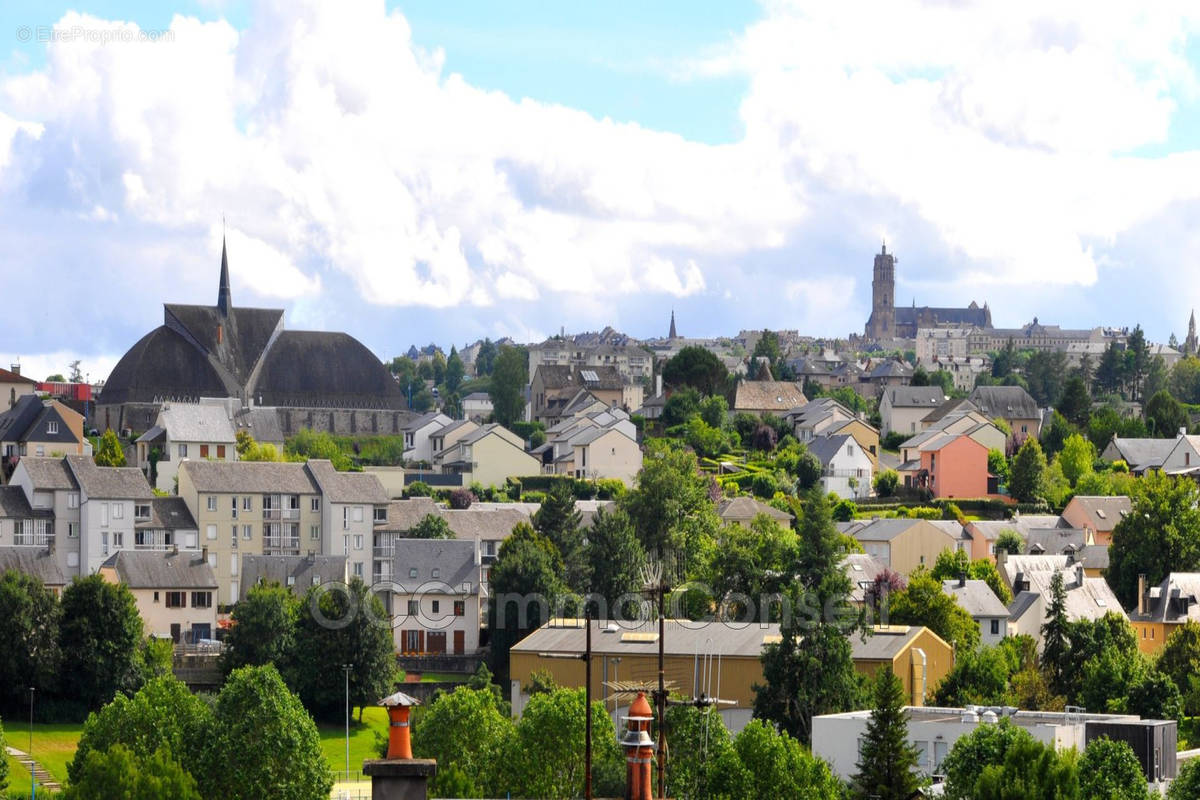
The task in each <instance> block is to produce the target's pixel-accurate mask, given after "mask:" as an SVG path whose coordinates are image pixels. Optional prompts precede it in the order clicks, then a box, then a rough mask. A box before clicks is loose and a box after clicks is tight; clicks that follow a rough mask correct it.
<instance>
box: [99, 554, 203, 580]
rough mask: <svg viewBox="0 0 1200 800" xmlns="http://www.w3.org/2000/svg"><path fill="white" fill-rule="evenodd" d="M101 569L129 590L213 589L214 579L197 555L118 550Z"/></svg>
mask: <svg viewBox="0 0 1200 800" xmlns="http://www.w3.org/2000/svg"><path fill="white" fill-rule="evenodd" d="M103 566H105V567H113V568H114V569H116V571H117V578H119V579H120V581H121V582H122V583H124V584H125V585H126V586H128V587H129V588H131V589H216V588H217V578H216V576H215V575H214V574H213V571H212V567H210V566H209V565H208V561H206V560H205V559H204V558H202V557H201V556H200V555H199V554H197V553H174V552H170V551H167V552H163V551H154V550H118V551H117V552H116V553H114V554H113V555H112V556H110V557H109V559H108V560H107V561H105V562H104V565H103Z"/></svg>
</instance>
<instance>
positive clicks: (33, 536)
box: [0, 458, 86, 580]
mask: <svg viewBox="0 0 1200 800" xmlns="http://www.w3.org/2000/svg"><path fill="white" fill-rule="evenodd" d="M10 488H15V489H18V490H19V491H20V493H21V495H22V496H23V497H24V499H25V502H26V504H27V505H28V508H29V509H30V515H29V516H27V517H24V518H23V519H21V520H17V519H15V518H14V519H12V520H10V526H11V529H12V538H8V536H6V535H0V545H11V546H17V547H36V548H40V549H42V550H46V551H47V552H49V553H50V554H51V555H52V557H53V560H54V562H55V564H56V565H57V568H58V570H59V571H61V573H62V574H63V575H65V576H66V578H67V580H70V579H71V577H73V576H75V575H79V574H80V571H79V541H80V535H79V531H80V524H81V520H80V514H79V484H78V483H77V482H76V480H75V477H74V476H73V475H72V474H71V471H70V470H69V469H67V465H66V461H65V460H63V459H62V458H22V459H20V461H19V462H18V463H17V466H16V469H15V470H14V471H13V474H12V479H11V481H10ZM39 520H40V522H39ZM84 574H86V573H84Z"/></svg>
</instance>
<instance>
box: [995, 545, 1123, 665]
mask: <svg viewBox="0 0 1200 800" xmlns="http://www.w3.org/2000/svg"><path fill="white" fill-rule="evenodd" d="M997 567H998V568H999V569H1000V577H1001V578H1002V579H1004V581H1005V583H1006V584H1008V586H1009V588H1010V589H1012V593H1013V601H1012V603H1011V604H1010V605H1009V607H1008V609H1009V621H1008V632H1009V635H1010V636H1019V635H1029V636H1032V637H1033V638H1034V639H1035V640H1036V641H1037V642H1038V647H1039V649H1040V648H1041V641H1042V626H1043V625H1044V624H1045V622H1046V618H1047V613H1048V609H1049V606H1050V584H1051V581H1052V579H1053V577H1054V575H1055V573H1061V574H1062V576H1063V585H1064V588H1065V589H1066V609H1067V617H1068V618H1069V619H1070V620H1071V621H1072V622H1074V621H1075V620H1080V619H1091V620H1095V619H1099V618H1100V617H1103V616H1104V615H1105V614H1118V615H1120V616H1121V617H1124V616H1125V611H1124V610H1123V609H1122V608H1121V604H1120V603H1119V602H1118V601H1117V597H1116V595H1114V594H1113V591H1112V589H1110V588H1109V586H1108V583H1107V582H1106V581H1105V580H1104V579H1103V578H1092V577H1088V576H1087V574H1086V573H1085V572H1084V567H1083V564H1082V563H1080V562H1078V561H1075V562H1073V561H1072V558H1071V557H1070V556H1066V555H1063V556H1036V555H1028V556H1005V555H1004V554H1001V558H1000V559H999V562H998V564H997Z"/></svg>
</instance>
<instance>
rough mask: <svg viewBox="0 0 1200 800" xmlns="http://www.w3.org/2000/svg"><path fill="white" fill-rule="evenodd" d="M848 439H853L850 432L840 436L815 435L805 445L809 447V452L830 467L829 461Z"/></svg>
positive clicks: (823, 464)
mask: <svg viewBox="0 0 1200 800" xmlns="http://www.w3.org/2000/svg"><path fill="white" fill-rule="evenodd" d="M847 439H853V437H852V436H850V434H848V433H843V434H841V435H838V436H815V437H813V438H812V439H811V440H810V441H808V442H805V445H806V446H807V447H808V452H810V453H812V454H813V455H814V456H816V457H817V459H818V460H820V462H821V465H822V466H825V467H828V466H829V462H830V461H832V460H833V457H834V456H836V455H837V454H838V451H839V450H841V449H842V445H844V444H846V440H847Z"/></svg>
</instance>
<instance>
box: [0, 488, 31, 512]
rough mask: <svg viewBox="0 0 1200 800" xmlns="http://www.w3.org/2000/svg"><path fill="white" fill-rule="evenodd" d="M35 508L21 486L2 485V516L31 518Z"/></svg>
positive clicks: (0, 490)
mask: <svg viewBox="0 0 1200 800" xmlns="http://www.w3.org/2000/svg"><path fill="white" fill-rule="evenodd" d="M32 516H33V508H32V507H31V506H30V505H29V500H28V499H27V498H26V497H25V492H24V490H22V489H21V487H20V486H0V517H5V518H8V519H29V518H30V517H32Z"/></svg>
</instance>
